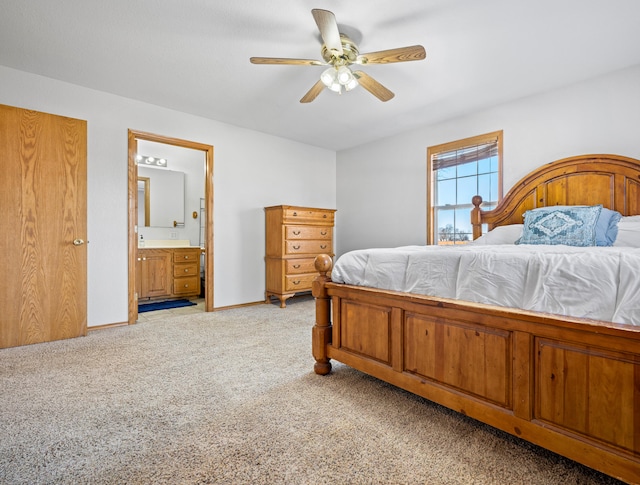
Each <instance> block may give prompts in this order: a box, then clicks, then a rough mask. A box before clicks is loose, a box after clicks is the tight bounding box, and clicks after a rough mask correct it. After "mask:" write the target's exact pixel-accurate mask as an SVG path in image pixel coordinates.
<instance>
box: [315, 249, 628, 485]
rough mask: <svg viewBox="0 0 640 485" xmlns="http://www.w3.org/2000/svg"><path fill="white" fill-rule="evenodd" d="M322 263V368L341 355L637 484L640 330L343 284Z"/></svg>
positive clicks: (318, 336) (324, 260)
mask: <svg viewBox="0 0 640 485" xmlns="http://www.w3.org/2000/svg"><path fill="white" fill-rule="evenodd" d="M316 268H317V269H318V271H319V272H320V276H319V277H318V278H317V279H316V280H315V282H314V284H313V295H314V297H315V298H316V324H315V326H314V327H313V355H314V358H315V360H316V364H315V371H316V373H318V374H323V375H324V374H328V373H329V372H330V371H331V363H330V360H331V359H335V360H337V361H340V362H343V363H345V364H347V365H349V366H351V367H353V368H355V369H358V370H360V371H363V372H365V373H367V374H370V375H372V376H375V377H377V378H379V379H382V380H384V381H386V382H389V383H391V384H393V385H396V386H398V387H400V388H403V389H405V390H407V391H410V392H413V393H415V394H417V395H420V396H422V397H424V398H426V399H429V400H431V401H434V402H437V403H439V404H442V405H444V406H446V407H448V408H451V409H453V410H456V411H458V412H460V413H462V414H465V415H467V416H470V417H472V418H475V419H477V420H479V421H482V422H484V423H486V424H489V425H491V426H494V427H496V428H498V429H501V430H503V431H506V432H508V433H511V434H513V435H516V436H518V437H520V438H523V439H525V440H527V441H530V442H532V443H535V444H537V445H540V446H542V447H544V448H547V449H549V450H551V451H553V452H556V453H558V454H560V455H563V456H566V457H568V458H570V459H572V460H575V461H577V462H580V463H583V464H584V465H587V466H589V467H591V468H594V469H597V470H599V471H602V472H604V473H606V474H608V475H611V476H613V477H616V478H619V479H621V480H624V481H627V482H629V483H640V328H637V327H633V326H623V325H617V324H611V323H604V322H591V321H588V320H583V319H571V318H564V317H558V316H554V315H546V314H539V313H534V312H527V311H519V310H514V309H507V308H502V307H495V306H489V305H481V304H475V303H466V302H460V301H456V300H448V299H442V298H433V297H425V296H420V295H412V294H406V293H399V292H393V291H384V290H376V289H371V288H362V287H356V286H350V285H339V284H335V283H332V282H331V280H330V278H329V274H330V271H331V258H329V257H328V256H319V257H318V259H317V260H316ZM331 316H333V323H332V322H331Z"/></svg>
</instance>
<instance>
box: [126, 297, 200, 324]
mask: <svg viewBox="0 0 640 485" xmlns="http://www.w3.org/2000/svg"><path fill="white" fill-rule="evenodd" d="M191 301H192V302H193V303H195V304H196V305H195V306H185V307H180V308H169V309H168V310H156V311H154V312H144V313H138V322H149V321H153V320H157V319H159V318H164V317H166V316H167V315H168V314H174V315H185V314H189V313H202V312H204V298H196V299H194V300H191Z"/></svg>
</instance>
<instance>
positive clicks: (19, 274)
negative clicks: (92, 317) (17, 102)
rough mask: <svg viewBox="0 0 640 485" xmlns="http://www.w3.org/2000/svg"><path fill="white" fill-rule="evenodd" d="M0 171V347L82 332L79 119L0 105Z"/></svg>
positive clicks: (83, 160)
mask: <svg viewBox="0 0 640 485" xmlns="http://www.w3.org/2000/svg"><path fill="white" fill-rule="evenodd" d="M0 170H2V177H0V203H1V207H0V234H2V235H1V236H0V254H1V255H2V256H1V257H2V260H3V261H2V267H3V269H4V276H5V277H4V278H3V279H2V281H1V282H0V308H2V312H0V348H5V347H15V346H19V345H26V344H32V343H39V342H47V341H51V340H60V339H65V338H72V337H77V336H80V335H85V334H86V331H87V246H86V239H87V237H86V232H87V203H86V199H87V193H86V183H87V180H86V179H87V123H86V121H84V120H78V119H73V118H68V117H63V116H56V115H51V114H47V113H41V112H38V111H32V110H25V109H21V108H15V107H11V106H5V105H0ZM74 241H76V244H74Z"/></svg>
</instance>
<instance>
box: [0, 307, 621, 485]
mask: <svg viewBox="0 0 640 485" xmlns="http://www.w3.org/2000/svg"><path fill="white" fill-rule="evenodd" d="M313 322H314V315H313V300H311V299H310V298H302V299H295V298H294V299H293V300H289V301H288V305H287V308H286V309H280V308H279V307H278V306H277V305H259V306H253V307H247V308H240V309H233V310H225V311H220V312H214V313H208V314H207V313H201V314H194V315H171V314H168V315H167V317H166V318H159V319H155V320H153V321H149V322H144V323H138V324H137V325H133V326H128V327H118V328H112V329H107V330H99V331H94V332H91V333H90V334H89V336H87V337H81V338H77V339H73V340H66V341H60V342H53V343H47V344H38V345H32V346H26V347H21V348H14V349H4V350H0V433H1V434H0V483H2V484H30V485H31V484H213V483H221V484H236V483H237V484H243V483H252V484H263V483H264V484H271V483H274V484H278V483H287V484H384V483H390V484H422V483H423V484H434V485H439V484H465V485H466V484H536V485H540V484H562V485H567V484H613V483H617V482H616V481H615V480H613V479H610V478H608V477H606V476H604V475H601V474H599V473H596V472H594V471H593V470H590V469H588V468H585V467H583V466H581V465H578V464H576V463H574V462H572V461H569V460H566V459H564V458H561V457H559V456H557V455H554V454H552V453H549V452H547V451H545V450H542V449H540V448H538V447H536V446H533V445H530V444H528V443H526V442H524V441H521V440H518V439H516V438H513V437H510V436H508V435H506V434H504V433H502V432H499V431H496V430H494V429H492V428H490V427H488V426H484V425H482V424H479V423H477V422H475V421H473V420H471V419H469V418H466V417H464V416H461V415H459V414H456V413H454V412H451V411H448V410H446V409H444V408H442V407H440V406H438V405H434V404H432V403H429V402H428V401H425V400H424V399H421V398H418V397H416V396H413V395H411V394H409V393H406V392H404V391H401V390H399V389H396V388H394V387H391V386H389V385H387V384H385V383H382V382H380V381H378V380H376V379H373V378H371V377H368V376H366V375H364V374H361V373H359V372H357V371H354V370H352V369H350V368H348V367H346V366H343V365H341V364H336V363H334V371H333V373H332V374H331V375H329V376H325V377H321V376H317V375H315V374H314V373H313V358H312V356H311V327H312V325H313Z"/></svg>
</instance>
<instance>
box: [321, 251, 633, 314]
mask: <svg viewBox="0 0 640 485" xmlns="http://www.w3.org/2000/svg"><path fill="white" fill-rule="evenodd" d="M331 279H332V280H333V281H334V282H336V283H347V284H351V285H359V286H370V287H374V288H380V289H387V290H396V291H404V292H411V293H419V294H422V295H429V296H439V297H445V298H455V299H459V300H466V301H472V302H477V303H488V304H492V305H499V306H505V307H514V308H522V309H526V310H534V311H539V312H547V313H555V314H560V315H567V316H574V317H584V318H592V319H596V320H605V321H610V322H617V323H626V324H632V325H640V249H631V248H615V247H588V248H577V247H569V246H532V245H518V246H516V245H497V246H478V245H473V244H471V245H465V246H406V247H400V248H394V249H366V250H358V251H351V252H349V253H346V254H344V255H342V256H341V257H340V258H339V259H338V260H337V261H336V264H335V267H334V268H333V272H332V274H331Z"/></svg>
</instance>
